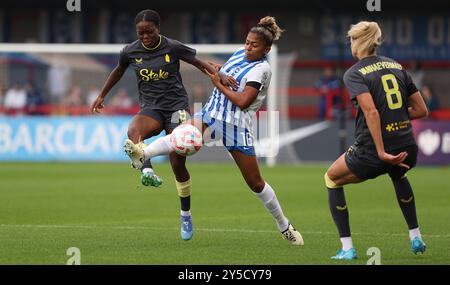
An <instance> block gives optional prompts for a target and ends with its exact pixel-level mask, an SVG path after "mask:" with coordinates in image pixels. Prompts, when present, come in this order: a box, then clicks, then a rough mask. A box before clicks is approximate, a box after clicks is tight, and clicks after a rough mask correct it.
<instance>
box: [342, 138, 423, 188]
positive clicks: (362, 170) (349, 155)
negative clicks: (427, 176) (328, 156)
mask: <svg viewBox="0 0 450 285" xmlns="http://www.w3.org/2000/svg"><path fill="white" fill-rule="evenodd" d="M402 151H406V152H407V153H408V156H407V157H406V158H405V161H404V163H405V164H406V165H408V166H409V167H410V169H412V168H413V167H414V166H415V165H416V161H417V145H410V146H406V147H402V148H399V149H395V150H392V151H388V153H390V154H392V155H396V154H399V153H400V152H402ZM345 162H346V164H347V166H348V168H349V169H350V171H351V172H353V174H355V175H356V176H357V177H358V178H361V179H363V180H366V179H373V178H375V177H378V176H380V175H382V174H386V173H388V174H389V176H390V177H391V178H392V179H394V180H397V179H400V178H401V177H402V176H403V175H405V173H406V172H407V171H408V169H406V168H404V167H400V166H396V165H392V164H389V163H386V162H384V161H382V160H380V159H379V158H378V154H377V151H376V150H375V149H373V148H368V147H364V146H361V145H352V146H351V147H350V148H349V149H348V150H347V152H346V153H345Z"/></svg>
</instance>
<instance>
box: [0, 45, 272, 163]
mask: <svg viewBox="0 0 450 285" xmlns="http://www.w3.org/2000/svg"><path fill="white" fill-rule="evenodd" d="M188 45H189V46H190V47H192V48H194V49H196V50H197V54H198V55H200V56H201V55H202V54H204V55H231V54H233V53H234V52H235V51H236V50H237V49H239V48H241V47H242V44H188ZM124 46H125V45H124V44H31V43H27V44H17V43H2V44H0V59H1V57H2V56H4V55H6V54H10V55H11V54H20V53H23V54H31V55H43V56H42V57H41V58H40V59H42V60H46V58H45V55H47V56H48V55H52V54H54V55H58V54H73V55H80V54H81V55H82V54H93V55H101V54H104V55H106V54H110V55H111V54H114V55H118V54H119V52H120V50H121V49H122V48H123V47H124ZM47 60H48V58H47ZM268 60H269V62H270V65H271V67H272V79H271V83H270V86H269V90H268V96H267V99H266V100H267V111H268V114H269V116H268V140H269V141H270V142H275V141H276V139H277V138H276V136H277V135H278V126H277V124H278V116H274V114H276V113H273V112H274V111H277V110H278V106H277V97H278V93H277V92H278V91H279V89H278V86H277V85H278V48H277V46H276V45H273V46H272V49H271V52H270V53H269V55H268ZM74 61H75V62H76V63H77V64H79V65H82V64H83V61H82V60H81V59H80V60H77V59H75V60H74ZM84 64H86V65H88V64H91V63H90V62H88V61H86V63H84ZM0 65H3V63H2V61H0ZM98 69H100V68H97V69H95V68H92V70H98ZM92 70H90V71H92ZM182 73H183V72H182ZM5 76H6V75H5ZM91 77H92V76H91ZM183 78H184V73H183ZM90 79H92V78H90ZM1 80H2V79H1V78H0V83H1ZM183 83H185V84H188V80H187V79H184V82H183ZM268 145H269V149H267V150H266V151H265V153H266V154H267V156H266V163H267V165H268V166H274V165H275V164H276V154H277V153H278V149H277V144H274V143H270V144H268Z"/></svg>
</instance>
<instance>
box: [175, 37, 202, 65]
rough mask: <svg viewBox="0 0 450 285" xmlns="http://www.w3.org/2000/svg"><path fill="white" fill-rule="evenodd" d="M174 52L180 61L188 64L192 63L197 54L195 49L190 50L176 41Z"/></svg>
mask: <svg viewBox="0 0 450 285" xmlns="http://www.w3.org/2000/svg"><path fill="white" fill-rule="evenodd" d="M173 51H174V53H175V55H176V56H177V57H178V58H179V59H181V60H182V61H185V62H187V63H192V62H193V61H194V58H195V55H196V53H197V51H196V50H195V49H193V48H190V47H188V46H187V45H184V44H182V43H180V42H179V41H175V40H173Z"/></svg>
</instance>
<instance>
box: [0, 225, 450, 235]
mask: <svg viewBox="0 0 450 285" xmlns="http://www.w3.org/2000/svg"><path fill="white" fill-rule="evenodd" d="M0 228H49V229H117V230H157V231H167V230H178V228H158V227H146V226H120V225H118V226H113V225H111V226H105V225H31V224H28V225H27V224H0ZM195 230H197V231H204V232H238V233H278V231H271V230H249V229H211V228H195ZM301 233H302V234H309V235H336V236H337V232H316V231H301ZM352 235H366V236H399V237H404V236H407V233H406V232H405V233H402V234H401V233H358V232H356V233H352ZM423 236H424V237H426V238H450V235H435V234H424V235H423Z"/></svg>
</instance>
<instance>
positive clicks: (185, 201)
mask: <svg viewBox="0 0 450 285" xmlns="http://www.w3.org/2000/svg"><path fill="white" fill-rule="evenodd" d="M180 202H181V210H182V211H189V210H190V209H191V196H187V197H180Z"/></svg>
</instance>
